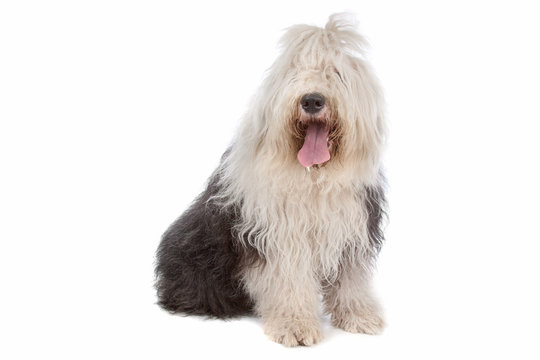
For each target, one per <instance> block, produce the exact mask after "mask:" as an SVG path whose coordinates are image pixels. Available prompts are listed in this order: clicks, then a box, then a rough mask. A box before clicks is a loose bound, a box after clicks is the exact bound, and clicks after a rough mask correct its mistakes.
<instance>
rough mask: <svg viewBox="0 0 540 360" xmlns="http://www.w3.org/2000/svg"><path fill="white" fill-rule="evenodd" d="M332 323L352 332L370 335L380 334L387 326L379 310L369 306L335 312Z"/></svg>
mask: <svg viewBox="0 0 540 360" xmlns="http://www.w3.org/2000/svg"><path fill="white" fill-rule="evenodd" d="M332 325H334V326H335V327H337V328H340V329H343V330H345V331H348V332H351V333H361V334H368V335H377V334H380V333H381V332H382V331H383V329H384V327H385V323H384V319H383V317H382V315H381V314H380V313H379V311H377V310H375V309H369V308H364V309H362V310H361V311H357V312H351V311H341V312H334V313H332Z"/></svg>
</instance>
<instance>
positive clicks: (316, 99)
mask: <svg viewBox="0 0 540 360" xmlns="http://www.w3.org/2000/svg"><path fill="white" fill-rule="evenodd" d="M324 101H325V100H324V96H322V95H321V94H317V93H312V94H306V95H304V96H302V99H301V100H300V104H302V109H304V111H305V112H308V113H310V114H315V113H317V112H319V111H321V109H322V108H323V107H324Z"/></svg>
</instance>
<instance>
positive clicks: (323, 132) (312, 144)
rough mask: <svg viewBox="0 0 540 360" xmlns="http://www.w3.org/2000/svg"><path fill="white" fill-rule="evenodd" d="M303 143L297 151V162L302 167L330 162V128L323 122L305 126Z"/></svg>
mask: <svg viewBox="0 0 540 360" xmlns="http://www.w3.org/2000/svg"><path fill="white" fill-rule="evenodd" d="M305 126H306V130H305V136H304V143H303V145H302V148H300V150H299V151H298V155H297V158H298V161H299V162H300V164H301V165H302V166H303V167H306V168H309V167H311V166H313V165H321V164H324V163H325V162H327V161H328V160H330V157H331V155H330V148H331V146H332V140H331V139H330V137H329V134H330V131H331V130H332V129H331V128H330V126H329V125H328V124H326V123H324V122H319V121H310V122H308V123H307V124H306V125H305Z"/></svg>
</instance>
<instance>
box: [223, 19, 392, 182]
mask: <svg viewBox="0 0 540 360" xmlns="http://www.w3.org/2000/svg"><path fill="white" fill-rule="evenodd" d="M347 17H348V16H347V15H346V14H337V15H333V16H331V17H330V20H329V21H328V23H327V24H326V26H325V27H324V28H319V27H315V26H309V25H296V26H293V27H291V28H289V29H288V30H287V31H286V33H285V34H284V35H283V37H282V39H281V48H282V52H281V55H280V56H279V57H278V58H277V59H276V60H275V62H274V64H273V65H272V66H271V68H270V69H269V71H268V74H267V77H266V79H265V80H264V82H263V84H262V86H261V87H260V89H259V91H258V92H257V94H256V96H255V97H254V99H253V102H252V104H251V107H250V109H249V111H248V113H247V114H246V117H245V119H244V122H243V125H242V127H241V129H240V133H239V134H238V137H237V139H236V141H235V143H236V144H235V145H236V146H234V147H233V148H232V152H231V154H230V155H229V156H228V160H227V162H228V165H230V169H228V170H227V171H231V172H234V171H236V170H232V169H240V168H242V166H243V165H241V164H246V163H251V164H254V167H253V168H250V170H249V171H247V170H246V171H247V172H245V171H244V172H242V173H243V174H247V173H249V174H251V175H246V177H245V178H246V179H248V178H249V179H250V181H251V182H253V181H262V180H260V179H262V178H264V176H267V175H265V174H267V173H268V172H272V177H273V178H274V179H276V178H277V177H279V175H282V176H281V178H282V179H285V177H288V179H291V180H283V181H294V180H292V179H298V176H301V174H302V173H303V174H306V172H305V171H303V169H304V168H307V169H314V170H315V171H310V174H311V175H310V177H311V178H313V179H317V182H318V183H321V181H322V179H332V180H331V182H333V183H335V184H338V183H341V184H344V183H346V182H348V183H349V184H350V183H351V181H352V182H355V183H356V182H358V181H361V182H372V181H374V180H375V179H376V178H377V175H378V173H379V163H380V161H379V159H380V155H381V151H382V148H383V144H384V140H385V125H384V121H383V120H384V119H383V118H384V101H383V97H382V92H381V90H380V87H379V85H378V81H377V79H376V78H375V76H374V75H373V73H372V71H371V68H370V66H369V64H368V63H367V62H366V59H365V56H364V48H365V46H366V43H365V41H364V39H363V38H362V37H361V36H360V35H359V34H358V33H357V32H356V30H355V26H354V23H352V22H350V21H347ZM256 173H257V174H258V175H255V174H256ZM278 174H279V175H278ZM239 176H240V175H239ZM253 176H255V177H253ZM230 177H231V178H232V175H231V176H230ZM254 179H259V180H254ZM246 181H247V180H246Z"/></svg>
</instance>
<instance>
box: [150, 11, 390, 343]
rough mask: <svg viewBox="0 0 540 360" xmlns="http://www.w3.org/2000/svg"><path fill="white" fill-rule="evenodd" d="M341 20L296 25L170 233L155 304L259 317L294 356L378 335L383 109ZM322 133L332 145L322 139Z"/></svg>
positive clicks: (351, 31) (349, 28)
mask: <svg viewBox="0 0 540 360" xmlns="http://www.w3.org/2000/svg"><path fill="white" fill-rule="evenodd" d="M346 18H347V17H346V15H344V14H337V15H333V16H331V17H330V20H329V22H328V23H327V25H326V26H325V27H324V28H318V27H314V26H308V25H297V26H293V27H291V28H289V29H288V30H287V32H286V33H285V35H284V36H283V38H282V40H281V47H282V53H281V56H280V57H278V58H277V60H276V61H275V62H274V64H273V65H272V67H271V68H270V70H269V72H268V75H267V77H266V79H265V80H264V82H263V84H262V85H261V87H260V89H259V91H258V92H257V94H256V95H255V97H254V99H253V101H252V104H251V106H250V108H249V110H248V112H247V114H246V115H245V116H244V119H243V121H242V123H241V126H240V129H239V131H238V133H237V136H236V138H235V139H234V141H233V143H232V146H231V147H230V148H229V149H228V150H227V151H226V152H225V154H224V155H223V157H222V159H221V163H220V165H219V167H218V168H217V169H216V171H215V172H214V174H213V175H212V177H211V178H210V180H209V182H208V186H207V188H206V190H205V191H204V192H203V193H202V194H201V195H200V196H199V197H198V198H197V199H196V200H195V201H194V203H193V204H192V206H191V207H190V208H189V209H188V210H187V211H186V212H185V213H184V214H183V215H182V216H181V217H180V218H179V219H178V220H176V222H174V223H173V224H172V225H171V227H170V228H169V229H168V230H167V231H166V233H165V234H164V235H163V238H162V241H161V244H160V245H159V248H158V252H157V267H156V274H157V282H156V287H157V291H158V299H159V304H160V305H161V306H162V307H163V308H165V309H167V310H169V311H171V312H175V313H176V312H178V313H184V314H194V315H205V316H210V317H218V318H227V317H232V316H238V315H244V314H256V315H258V316H261V317H262V319H263V324H264V330H265V332H266V334H267V335H268V336H269V337H270V338H271V339H272V340H274V341H277V342H279V343H282V344H284V345H287V346H295V345H311V344H314V343H316V342H318V341H319V340H321V338H322V334H321V331H320V323H319V321H320V320H319V308H320V304H319V295H322V299H323V305H324V311H325V312H326V313H328V314H330V316H331V319H332V323H333V324H334V325H335V326H338V327H340V328H342V329H344V330H347V331H352V332H362V333H377V332H379V331H380V330H381V329H382V328H383V325H384V323H383V320H382V316H381V313H380V307H379V305H378V302H377V300H376V299H375V297H374V296H373V294H372V291H371V288H370V279H371V273H372V269H373V267H374V261H375V258H376V255H377V254H378V252H379V250H380V248H381V245H382V241H383V233H382V230H381V222H382V219H383V217H384V206H385V199H384V191H383V188H384V186H383V177H382V175H381V164H380V160H381V152H382V150H383V146H384V143H385V138H386V127H385V122H384V101H383V96H382V92H381V89H380V86H379V84H378V81H377V79H376V78H375V76H374V75H373V72H372V70H371V68H370V66H369V65H368V63H367V62H366V59H365V55H364V49H365V41H364V39H363V38H362V37H361V36H360V35H359V34H358V33H357V32H356V31H355V28H354V25H353V24H352V23H351V22H349V21H347V19H346ZM321 137H326V139H321Z"/></svg>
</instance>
